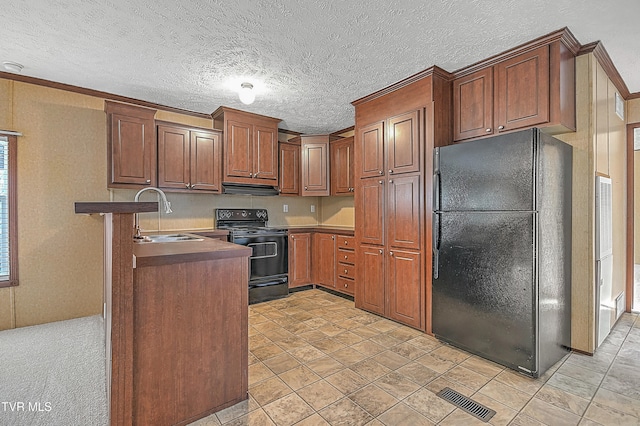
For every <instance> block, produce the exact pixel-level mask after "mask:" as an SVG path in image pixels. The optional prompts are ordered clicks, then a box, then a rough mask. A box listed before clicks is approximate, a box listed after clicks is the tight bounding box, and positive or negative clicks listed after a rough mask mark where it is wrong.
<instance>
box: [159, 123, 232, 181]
mask: <svg viewBox="0 0 640 426" xmlns="http://www.w3.org/2000/svg"><path fill="white" fill-rule="evenodd" d="M221 160H222V136H221V134H220V132H218V131H214V130H207V129H199V128H191V127H186V126H181V125H177V124H171V123H163V124H159V125H158V186H159V187H160V188H165V189H172V190H184V191H191V190H196V191H207V192H214V193H216V192H220V190H221V185H220V183H221V177H222V173H221V170H222V164H221Z"/></svg>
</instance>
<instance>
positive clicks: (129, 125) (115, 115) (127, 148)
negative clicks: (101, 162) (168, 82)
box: [104, 101, 156, 188]
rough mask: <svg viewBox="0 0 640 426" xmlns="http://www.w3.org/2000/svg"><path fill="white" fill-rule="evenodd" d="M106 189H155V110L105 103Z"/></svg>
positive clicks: (117, 103) (110, 102)
mask: <svg viewBox="0 0 640 426" xmlns="http://www.w3.org/2000/svg"><path fill="white" fill-rule="evenodd" d="M104 109H105V112H106V113H107V144H108V150H107V157H108V158H107V163H108V167H107V170H108V172H107V173H108V176H107V186H108V187H109V188H126V187H144V186H153V185H156V137H155V123H154V117H155V113H156V110H154V109H149V108H144V107H139V106H135V105H128V104H122V103H119V102H112V101H105V107H104Z"/></svg>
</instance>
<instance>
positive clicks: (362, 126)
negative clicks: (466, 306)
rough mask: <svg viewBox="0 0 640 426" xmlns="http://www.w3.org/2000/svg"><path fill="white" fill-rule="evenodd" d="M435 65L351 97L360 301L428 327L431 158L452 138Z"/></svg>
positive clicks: (446, 82) (444, 77) (445, 92)
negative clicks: (437, 148) (353, 116)
mask: <svg viewBox="0 0 640 426" xmlns="http://www.w3.org/2000/svg"><path fill="white" fill-rule="evenodd" d="M450 91H451V83H450V78H449V75H448V73H446V72H445V71H442V70H440V69H439V68H437V67H433V68H430V69H428V70H426V71H424V72H422V73H420V74H418V75H416V76H413V77H410V78H409V79H406V80H403V81H401V82H399V83H396V84H395V85H393V86H391V87H388V88H386V89H383V90H381V91H379V92H376V93H374V94H372V95H369V96H367V97H364V98H362V99H359V100H357V101H354V102H353V105H354V106H355V110H356V124H355V144H354V160H355V161H354V162H355V186H356V191H355V199H354V204H355V219H356V226H355V239H356V259H357V261H356V265H357V267H356V282H357V283H358V285H357V286H356V293H355V304H356V307H358V308H361V309H364V310H368V311H371V312H375V313H377V314H380V315H383V316H385V317H387V318H390V319H392V320H395V321H398V322H401V323H403V324H406V325H409V326H411V327H414V328H417V329H420V330H423V331H427V332H430V331H431V315H430V312H428V309H430V308H429V306H430V303H427V302H428V299H429V298H430V291H431V245H430V242H431V215H430V214H429V213H430V212H431V207H432V199H431V198H432V194H431V187H432V184H431V183H432V182H431V181H432V174H433V164H432V161H431V158H432V151H433V147H434V146H441V145H445V144H447V143H448V142H449V141H450V140H451V125H450V113H449V111H450Z"/></svg>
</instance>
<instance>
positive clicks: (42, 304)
mask: <svg viewBox="0 0 640 426" xmlns="http://www.w3.org/2000/svg"><path fill="white" fill-rule="evenodd" d="M0 99H3V102H0V129H5V130H15V131H19V132H22V133H23V135H24V136H22V137H20V138H19V139H18V220H19V231H18V236H19V238H18V244H19V250H18V260H19V268H20V269H19V271H20V285H19V286H17V287H13V288H3V289H0V330H3V329H8V328H14V327H23V326H28V325H34V324H41V323H47V322H52V321H58V320H64V319H70V318H76V317H81V316H86V315H95V314H100V313H101V312H102V304H103V300H102V299H103V290H102V288H103V282H102V280H103V218H102V217H101V216H98V215H92V216H87V215H76V214H75V213H74V202H75V201H108V200H113V201H132V200H133V197H134V195H135V191H133V190H113V191H109V190H108V189H107V187H106V178H107V169H106V167H107V161H106V152H107V143H106V117H105V113H104V99H102V98H96V97H92V96H86V95H81V94H76V93H71V92H65V91H62V90H57V89H50V88H44V87H40V86H36V85H31V84H26V83H19V82H13V81H10V80H4V79H0ZM156 118H157V119H159V120H165V121H172V122H177V123H183V124H188V125H194V126H199V127H206V128H211V120H210V119H204V118H198V117H192V116H186V115H182V114H176V113H170V112H166V111H158V113H157V114H156ZM147 197H148V198H147ZM168 198H169V200H170V201H171V202H172V207H173V210H174V213H173V214H171V215H164V214H163V215H162V216H161V225H162V229H163V230H177V229H198V228H199V229H205V228H212V227H213V225H214V219H213V210H214V209H215V208H218V207H265V208H267V209H269V213H270V221H269V224H270V225H273V226H278V225H316V224H318V223H319V221H320V219H319V218H321V217H328V218H329V221H330V223H332V224H349V210H348V209H349V207H348V206H346V207H345V208H346V209H347V210H346V212H345V213H340V209H341V208H342V207H341V201H338V202H337V204H338V205H336V204H335V203H332V202H331V201H329V202H328V203H327V204H326V206H327V207H326V208H325V209H326V211H328V212H329V213H325V212H324V211H323V202H322V200H321V199H319V198H317V197H249V196H223V195H212V194H183V193H168ZM347 198H350V197H347ZM142 199H143V200H153V199H154V197H153V196H152V195H150V194H144V195H143V198H142ZM283 204H287V205H288V208H289V212H288V213H284V212H283ZM312 205H313V206H315V212H313V213H312V212H311V206H312ZM351 208H352V206H351ZM351 211H352V210H351ZM351 224H353V219H351ZM141 225H142V227H143V229H151V230H155V229H157V227H158V219H157V215H156V214H144V215H143V217H141Z"/></svg>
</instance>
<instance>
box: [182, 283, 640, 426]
mask: <svg viewBox="0 0 640 426" xmlns="http://www.w3.org/2000/svg"><path fill="white" fill-rule="evenodd" d="M249 336H250V337H249V350H250V353H249V395H250V396H249V399H248V400H247V401H244V402H241V403H239V404H236V405H234V406H233V407H230V408H227V409H225V410H222V411H220V412H218V413H216V414H213V415H211V416H209V417H207V418H205V419H201V420H199V421H197V422H195V423H193V425H197V426H204V425H219V424H224V425H234V426H235V425H260V426H262V425H300V426H303V425H304V426H310V425H371V426H374V425H387V426H400V425H408V426H416V425H434V424H438V425H473V424H480V425H481V424H486V423H484V422H481V421H480V420H477V419H476V418H475V417H472V416H470V415H468V414H467V413H465V412H464V411H462V410H460V409H458V408H456V407H455V406H454V405H452V404H450V403H448V402H446V401H444V400H442V399H440V398H439V397H437V396H436V394H435V393H436V392H438V391H440V390H441V389H442V388H444V387H446V386H448V387H450V388H452V389H454V390H456V391H458V392H460V393H462V394H464V395H467V396H469V397H471V398H472V399H473V400H475V401H476V402H478V403H480V404H483V405H485V406H487V407H488V408H491V409H493V410H495V411H496V415H495V416H494V417H493V418H492V419H491V420H490V423H491V424H493V425H543V424H545V425H554V426H555V425H577V424H579V425H600V424H601V425H626V424H628V425H639V424H640V319H639V318H638V315H636V314H624V315H623V317H622V318H621V319H620V321H618V323H617V325H616V327H615V328H614V330H612V332H611V335H610V336H609V337H608V338H607V340H606V341H605V342H604V343H603V345H602V347H601V348H600V349H599V350H598V352H597V353H596V355H595V356H593V357H590V356H586V355H580V354H576V353H572V354H570V355H567V356H566V357H565V358H564V359H563V360H561V361H560V362H558V363H557V364H556V365H555V366H554V367H553V368H552V369H551V370H550V371H548V372H547V373H546V374H545V375H544V377H541V378H540V379H537V380H533V379H529V378H527V377H524V376H521V375H519V374H517V373H515V372H513V371H511V370H509V369H505V368H503V367H501V366H499V365H497V364H494V363H491V362H488V361H486V360H483V359H481V358H478V357H476V356H474V355H471V354H469V353H466V352H463V351H461V350H458V349H455V348H453V347H451V346H447V345H443V344H441V343H440V342H439V341H438V340H436V339H434V338H432V337H430V336H427V335H425V334H423V333H421V332H419V331H416V330H413V329H411V328H408V327H404V326H402V325H399V324H397V323H395V322H392V321H389V320H386V319H383V318H381V317H378V316H376V315H373V314H369V313H367V312H364V311H361V310H359V309H355V307H354V304H353V302H352V301H349V300H346V299H344V298H341V297H338V296H335V295H332V294H330V293H327V292H325V291H322V290H306V291H301V292H297V293H293V294H291V295H290V297H288V298H287V299H281V300H277V301H272V302H266V303H261V304H257V305H252V306H250V309H249Z"/></svg>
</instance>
